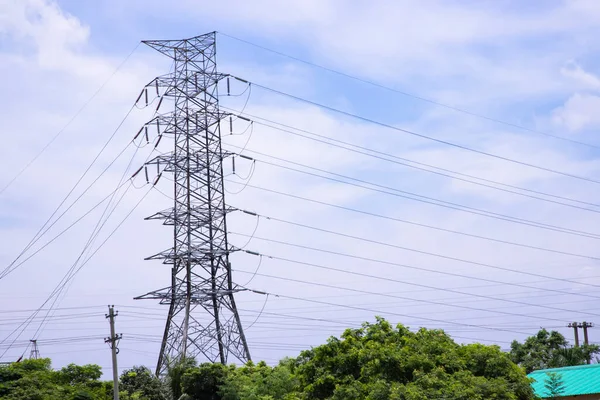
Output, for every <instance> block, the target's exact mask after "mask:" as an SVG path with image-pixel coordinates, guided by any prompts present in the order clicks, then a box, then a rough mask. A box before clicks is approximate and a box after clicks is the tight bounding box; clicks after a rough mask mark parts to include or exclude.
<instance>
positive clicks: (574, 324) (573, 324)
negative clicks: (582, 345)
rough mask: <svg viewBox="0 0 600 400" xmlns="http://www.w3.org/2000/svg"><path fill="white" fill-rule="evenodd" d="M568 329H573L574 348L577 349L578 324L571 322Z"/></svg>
mask: <svg viewBox="0 0 600 400" xmlns="http://www.w3.org/2000/svg"><path fill="white" fill-rule="evenodd" d="M569 328H573V332H574V333H575V347H579V329H578V328H579V324H578V323H577V322H572V323H570V324H569Z"/></svg>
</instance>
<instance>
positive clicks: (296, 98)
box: [235, 77, 600, 184]
mask: <svg viewBox="0 0 600 400" xmlns="http://www.w3.org/2000/svg"><path fill="white" fill-rule="evenodd" d="M235 78H236V79H241V78H237V77H235ZM241 80H242V81H243V82H247V81H246V80H244V79H241ZM251 83H252V85H254V86H256V87H258V88H261V89H263V90H265V91H268V92H271V93H274V94H277V95H280V96H284V97H288V98H291V99H294V100H296V101H300V102H304V103H307V104H311V105H313V106H315V107H319V108H322V109H325V110H328V111H331V112H335V113H338V114H341V115H345V116H347V117H351V118H354V119H358V120H360V121H363V122H367V123H370V124H373V125H377V126H380V127H382V128H386V129H391V130H394V131H397V132H402V133H406V134H409V135H412V136H415V137H419V138H421V139H426V140H430V141H433V142H436V143H440V144H444V145H446V146H451V147H455V148H458V149H461V150H465V151H468V152H471V153H476V154H480V155H483V156H487V157H492V158H495V159H498V160H502V161H506V162H510V163H513V164H518V165H522V166H526V167H529V168H534V169H537V170H541V171H546V172H550V173H553V174H556V175H561V176H565V177H568V178H573V179H578V180H581V181H586V182H591V183H596V184H600V181H597V180H595V179H591V178H586V177H584V176H579V175H575V174H571V173H568V172H563V171H559V170H556V169H552V168H547V167H542V166H539V165H535V164H531V163H528V162H525V161H519V160H516V159H513V158H509V157H504V156H501V155H498V154H494V153H489V152H486V151H483V150H477V149H475V148H473V147H469V146H466V145H462V144H458V143H454V142H449V141H447V140H443V139H437V138H435V137H432V136H428V135H424V134H421V133H417V132H413V131H410V130H408V129H403V128H399V127H397V126H393V125H389V124H386V123H384V122H381V121H377V120H374V119H371V118H367V117H363V116H360V115H358V114H353V113H350V112H347V111H343V110H340V109H337V108H334V107H331V106H327V105H325V104H321V103H318V102H316V101H312V100H308V99H305V98H302V97H300V96H296V95H293V94H289V93H286V92H283V91H280V90H277V89H272V88H270V87H268V86H264V85H261V84H258V83H256V82H251Z"/></svg>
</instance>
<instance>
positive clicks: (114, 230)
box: [0, 189, 151, 357]
mask: <svg viewBox="0 0 600 400" xmlns="http://www.w3.org/2000/svg"><path fill="white" fill-rule="evenodd" d="M150 191H151V189H150V190H148V191H147V192H146V193H145V194H144V195H143V196H142V197H141V198H140V200H139V201H138V202H137V203H136V204H135V205H134V207H133V208H132V209H131V210H130V211H129V212H128V213H127V214H126V215H125V217H124V218H123V219H122V220H121V221H120V222H119V224H117V226H116V227H115V228H114V229H113V230H112V232H110V234H109V235H108V236H107V237H106V238H105V239H104V241H103V242H102V243H101V244H100V245H99V246H98V247H97V248H96V250H94V252H92V253H91V254H90V256H89V257H88V258H87V259H86V260H85V261H84V262H83V263H82V264H81V265H80V266H79V268H77V270H75V271H74V272H73V273H71V274H70V275H65V276H64V277H63V279H62V280H61V282H59V284H58V285H57V286H56V288H55V289H54V291H53V292H52V293H51V294H50V295H49V296H48V298H47V299H46V301H44V303H42V305H41V306H40V307H39V308H38V310H39V309H41V308H43V307H44V306H45V305H46V304H47V303H48V302H49V301H50V300H51V299H52V298H53V297H54V294H55V293H56V292H57V291H59V290H61V287H62V286H64V285H66V284H67V283H68V282H69V281H70V280H71V279H73V277H74V276H75V275H76V274H77V273H78V272H79V271H80V270H81V269H82V268H83V267H84V266H85V265H86V264H87V263H88V262H89V261H90V260H91V259H92V257H94V255H95V254H96V253H97V252H98V251H99V250H100V249H101V248H102V247H103V246H104V244H105V243H106V242H107V241H108V240H109V239H110V238H111V237H112V236H113V235H114V233H115V232H116V231H117V230H118V229H119V228H120V227H121V225H123V223H124V222H125V221H126V220H127V219H128V218H129V216H130V215H131V214H132V213H133V211H135V209H137V207H138V206H139V205H140V204H141V202H142V201H143V200H144V199H145V198H146V196H147V195H148V194H149V193H150ZM50 309H52V307H50ZM38 313H39V311H37V312H35V313H34V314H35V315H37V314H38ZM30 318H31V317H29V318H27V319H26V320H25V321H24V322H23V323H22V324H20V325H19V326H18V327H17V328H16V329H15V330H14V331H13V332H12V333H10V334H9V335H8V336H7V337H6V338H5V339H3V340H2V341H0V344H3V343H4V342H5V341H6V340H7V339H8V338H9V337H11V336H12V335H13V334H14V333H16V332H17V331H18V330H19V329H20V328H22V327H23V325H25V327H24V328H23V329H22V330H21V333H20V334H18V335H17V336H16V337H15V339H14V340H13V343H14V342H15V341H16V339H18V338H19V336H20V335H21V334H22V333H23V332H24V330H25V329H26V328H27V326H29V324H30V323H31V320H30ZM11 345H12V343H11ZM9 348H10V346H9ZM7 350H8V349H7ZM7 350H6V351H7ZM6 351H4V353H3V354H2V355H0V357H3V356H4V355H5V354H6Z"/></svg>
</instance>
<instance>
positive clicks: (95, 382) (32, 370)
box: [0, 359, 109, 400]
mask: <svg viewBox="0 0 600 400" xmlns="http://www.w3.org/2000/svg"><path fill="white" fill-rule="evenodd" d="M101 375H102V372H101V370H100V367H98V366H97V365H83V366H76V365H73V364H72V365H69V366H67V367H64V368H63V369H61V370H60V371H54V370H53V369H52V368H51V362H50V360H49V359H39V360H23V361H21V362H18V363H12V364H9V365H6V366H2V367H0V398H2V399H5V400H108V399H109V397H107V395H106V390H105V387H104V384H103V383H102V382H100V381H99V379H100V376H101Z"/></svg>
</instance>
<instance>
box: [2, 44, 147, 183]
mask: <svg viewBox="0 0 600 400" xmlns="http://www.w3.org/2000/svg"><path fill="white" fill-rule="evenodd" d="M140 44H141V43H137V44H136V45H135V47H134V48H133V50H131V51H130V52H129V54H127V56H126V57H125V59H124V60H123V61H121V63H120V64H119V65H118V66H117V68H116V69H115V70H114V71H113V72H112V73H111V74H110V76H109V77H108V78H107V79H106V80H105V81H104V82H103V83H102V84H101V85H100V87H99V88H98V89H97V90H96V91H95V92H94V93H93V94H92V96H91V97H90V98H89V99H88V100H87V101H86V102H85V103H83V105H82V106H81V107H80V108H79V109H78V110H77V111H76V112H75V114H74V115H73V116H72V117H71V119H69V121H67V123H66V124H65V125H64V126H63V127H62V128H61V129H60V130H59V131H58V132H57V133H56V134H55V135H54V136H53V137H52V138H51V139H50V141H49V142H48V143H46V144H45V145H44V147H42V149H41V150H40V151H39V152H38V153H37V154H36V155H35V156H34V157H33V158H32V159H31V160H30V161H29V162H28V163H27V164H26V165H25V166H24V167H23V168H22V169H21V170H20V171H19V172H18V173H17V174H16V175H15V176H14V177H13V178H12V179H10V180H9V181H8V183H6V185H4V187H3V188H2V189H0V195H1V194H2V193H4V191H5V190H6V189H8V188H9V187H10V186H11V185H12V184H13V183H14V182H15V181H16V180H17V179H18V178H19V177H20V176H21V175H23V173H24V172H25V171H26V170H27V169H28V168H29V167H31V165H32V164H33V163H34V162H35V161H36V160H37V159H38V158H39V157H40V156H41V155H42V154H43V153H44V152H45V151H46V150H47V149H48V148H49V147H50V146H51V145H52V143H54V142H55V141H56V139H58V137H59V136H60V135H62V134H63V132H64V131H65V130H66V129H67V128H68V127H69V126H70V125H71V124H72V123H73V121H75V119H77V117H78V116H79V114H81V113H82V112H83V110H84V109H85V108H86V107H87V106H88V105H89V104H90V103H91V102H92V100H94V98H96V96H97V95H98V94H99V93H100V92H101V91H102V89H104V87H105V86H106V85H107V84H108V82H110V80H111V79H112V78H113V77H114V76H115V75H116V74H117V72H119V70H120V69H121V68H122V67H123V66H124V65H125V64H126V63H127V61H129V59H130V58H131V56H132V55H133V53H135V51H136V50H137V49H138V47H139V46H140Z"/></svg>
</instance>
